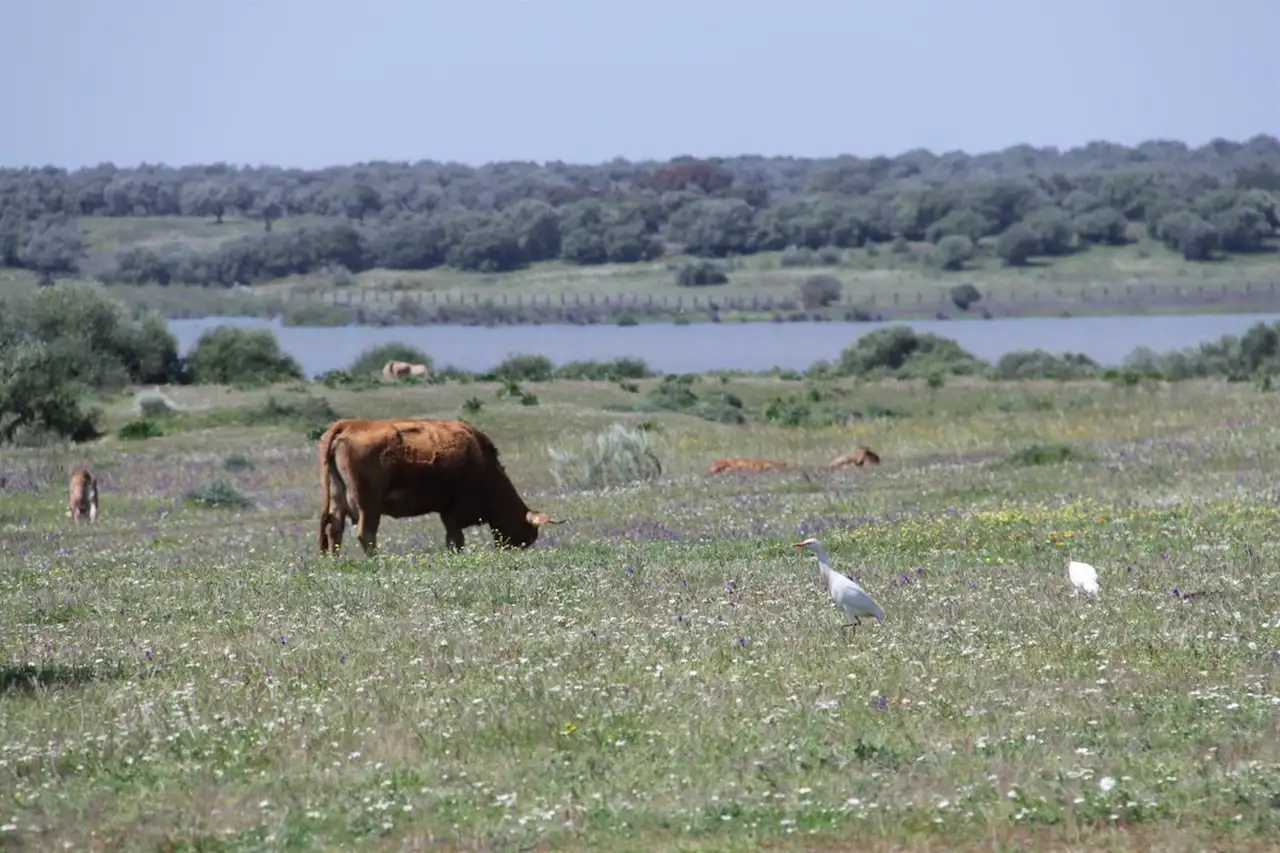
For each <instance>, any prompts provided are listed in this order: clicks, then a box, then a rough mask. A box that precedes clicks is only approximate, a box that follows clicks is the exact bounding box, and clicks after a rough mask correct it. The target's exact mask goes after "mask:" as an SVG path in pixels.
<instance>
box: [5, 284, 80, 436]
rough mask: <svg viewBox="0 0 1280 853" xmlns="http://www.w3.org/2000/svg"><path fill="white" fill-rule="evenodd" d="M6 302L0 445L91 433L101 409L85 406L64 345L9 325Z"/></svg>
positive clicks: (74, 371)
mask: <svg viewBox="0 0 1280 853" xmlns="http://www.w3.org/2000/svg"><path fill="white" fill-rule="evenodd" d="M6 307H7V306H4V305H2V304H0V444H11V443H21V444H31V443H40V442H42V441H44V440H45V439H46V438H47V437H56V438H60V439H70V440H72V441H88V440H90V439H93V438H97V437H98V436H99V435H100V434H101V433H100V432H99V431H98V420H99V418H100V417H101V415H102V413H101V412H100V411H99V410H97V409H87V408H85V406H84V402H83V401H84V392H85V390H86V389H85V386H84V383H83V382H82V381H81V380H80V379H79V378H78V377H77V371H76V369H75V365H74V363H73V362H72V360H71V359H70V357H69V353H68V352H67V350H66V349H62V348H55V347H52V346H50V345H49V344H47V343H45V342H44V341H42V340H39V339H38V338H35V337H34V336H32V335H31V334H30V333H29V332H27V331H26V330H23V329H20V328H17V327H16V326H14V325H12V324H10V323H9V322H8V321H9V320H10V318H11V315H10V314H9V312H8V311H7V310H6Z"/></svg>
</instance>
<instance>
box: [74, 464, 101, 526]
mask: <svg viewBox="0 0 1280 853" xmlns="http://www.w3.org/2000/svg"><path fill="white" fill-rule="evenodd" d="M67 492H68V496H67V518H71V519H74V520H75V522H76V524H79V523H80V519H82V518H88V519H89V521H91V522H92V521H97V520H98V478H97V477H95V476H93V472H92V471H90V470H89V469H88V468H77V469H76V470H75V471H73V472H72V473H71V482H70V484H68V487H67Z"/></svg>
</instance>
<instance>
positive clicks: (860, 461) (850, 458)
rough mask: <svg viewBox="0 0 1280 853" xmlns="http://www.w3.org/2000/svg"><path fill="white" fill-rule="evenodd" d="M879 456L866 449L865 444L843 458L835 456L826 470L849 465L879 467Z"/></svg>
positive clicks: (868, 448)
mask: <svg viewBox="0 0 1280 853" xmlns="http://www.w3.org/2000/svg"><path fill="white" fill-rule="evenodd" d="M879 464H880V455H879V454H878V453H876V452H875V451H874V450H872V449H871V448H870V447H867V446H866V445H865V444H863V445H859V446H858V449H857V450H855V451H853V452H852V453H846V454H845V455H844V456H837V457H836V458H835V459H832V460H831V464H830V465H828V466H827V467H828V468H845V467H847V466H849V465H857V466H858V467H859V468H861V467H862V466H863V465H879Z"/></svg>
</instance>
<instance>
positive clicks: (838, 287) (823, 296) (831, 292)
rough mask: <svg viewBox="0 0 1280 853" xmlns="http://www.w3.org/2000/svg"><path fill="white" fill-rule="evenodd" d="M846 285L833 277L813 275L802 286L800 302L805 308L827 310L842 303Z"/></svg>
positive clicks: (820, 274)
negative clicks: (841, 299) (830, 306)
mask: <svg viewBox="0 0 1280 853" xmlns="http://www.w3.org/2000/svg"><path fill="white" fill-rule="evenodd" d="M843 292H844V285H842V284H841V283H840V279H838V278H836V277H835V276H833V275H825V274H822V273H819V274H818V275H811V276H809V277H808V278H806V279H805V280H804V283H803V284H801V285H800V302H801V304H803V305H804V307H805V308H807V309H809V310H813V309H815V308H826V307H827V306H828V305H832V304H834V303H836V302H839V301H840V296H841V295H842V294H843Z"/></svg>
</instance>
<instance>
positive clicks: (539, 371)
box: [489, 354, 556, 382]
mask: <svg viewBox="0 0 1280 853" xmlns="http://www.w3.org/2000/svg"><path fill="white" fill-rule="evenodd" d="M555 370H556V366H555V364H553V363H552V361H551V359H549V358H547V357H546V356H545V355H525V354H519V355H512V356H508V357H507V358H505V359H503V360H502V361H501V362H500V363H499V364H498V366H497V367H495V368H493V370H491V371H489V375H490V376H492V377H493V378H494V379H498V380H503V379H513V380H515V381H516V382H549V381H551V379H552V377H554V376H555Z"/></svg>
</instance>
